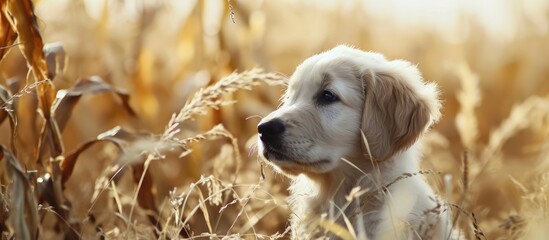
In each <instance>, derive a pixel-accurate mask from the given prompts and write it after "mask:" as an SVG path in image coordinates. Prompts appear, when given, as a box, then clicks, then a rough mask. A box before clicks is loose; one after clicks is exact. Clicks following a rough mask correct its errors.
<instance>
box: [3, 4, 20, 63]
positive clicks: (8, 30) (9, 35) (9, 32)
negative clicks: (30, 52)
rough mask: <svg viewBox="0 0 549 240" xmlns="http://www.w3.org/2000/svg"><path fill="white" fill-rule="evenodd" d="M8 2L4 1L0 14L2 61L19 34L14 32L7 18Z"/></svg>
mask: <svg viewBox="0 0 549 240" xmlns="http://www.w3.org/2000/svg"><path fill="white" fill-rule="evenodd" d="M6 3H7V2H6V1H2V5H1V10H2V13H0V61H2V59H4V57H5V56H6V55H7V54H8V52H9V51H10V49H11V47H12V46H14V45H13V43H14V42H15V39H17V33H15V32H14V31H13V28H12V27H11V25H10V22H9V21H8V19H7V18H6V7H7V6H6Z"/></svg>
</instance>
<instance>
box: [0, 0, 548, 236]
mask: <svg viewBox="0 0 549 240" xmlns="http://www.w3.org/2000/svg"><path fill="white" fill-rule="evenodd" d="M33 2H34V13H35V14H36V17H37V24H38V29H39V30H40V34H41V36H42V38H43V41H44V43H45V44H54V45H61V46H62V47H63V49H64V52H63V55H58V56H60V58H61V59H62V60H61V62H62V63H63V64H58V65H57V67H58V69H56V70H55V72H57V75H56V76H55V78H54V79H53V84H54V85H55V87H56V88H57V89H70V88H72V87H73V86H74V85H75V83H76V82H77V81H78V80H79V79H84V78H89V77H91V76H97V77H99V78H100V79H102V81H104V82H105V83H107V84H109V85H110V86H112V87H114V88H117V89H123V90H125V91H127V93H129V96H130V98H129V106H131V108H132V109H133V111H135V116H134V115H132V114H131V113H130V112H129V111H127V109H125V108H124V107H123V102H122V101H121V100H120V98H118V97H117V95H116V94H111V93H98V94H90V95H84V96H83V97H82V98H81V99H80V101H79V103H78V105H76V107H74V109H73V110H72V116H71V117H70V119H69V120H68V122H67V125H66V127H65V129H64V130H63V131H62V140H63V145H64V149H65V153H66V154H70V153H72V152H74V151H76V149H78V147H79V146H80V145H82V144H83V143H85V142H87V141H90V140H93V139H96V138H97V136H98V135H99V134H101V133H103V132H105V131H107V130H109V129H112V128H113V127H116V126H122V127H123V128H124V129H126V130H128V131H130V132H132V133H149V134H153V135H159V134H162V133H163V132H164V131H165V130H166V128H167V126H168V125H169V121H170V118H171V117H172V114H174V113H177V112H179V111H180V109H181V108H182V107H183V106H184V105H185V103H186V101H187V100H188V99H190V98H192V96H193V94H194V93H195V92H196V91H197V90H198V89H200V88H203V87H207V86H211V85H213V84H215V83H216V82H217V81H219V80H220V79H222V78H224V77H226V76H228V75H229V74H231V73H232V72H234V71H237V72H242V71H246V70H250V69H253V68H255V67H259V68H262V69H264V70H265V71H267V72H275V73H278V74H280V75H282V76H290V75H291V74H292V72H293V70H294V68H295V67H296V66H297V65H298V64H299V63H300V62H302V61H303V60H304V59H306V58H308V57H309V56H311V55H313V54H316V53H319V52H322V51H325V50H328V49H331V48H333V47H335V46H336V45H338V44H347V45H351V46H355V47H357V48H360V49H363V50H367V51H375V52H380V53H382V54H384V55H385V56H386V57H387V58H389V59H406V60H408V61H410V62H412V63H414V64H417V66H418V68H419V69H420V71H421V72H422V73H423V76H424V78H425V79H427V80H430V81H434V82H436V83H437V84H438V85H439V87H440V89H441V92H442V96H441V98H442V99H443V101H444V107H443V117H442V120H441V121H440V122H439V123H438V124H437V125H436V126H435V127H434V128H433V130H432V131H431V133H430V134H429V136H427V140H426V146H425V148H426V149H425V160H424V163H423V164H424V167H425V168H427V169H433V170H435V171H437V172H440V174H438V175H433V176H427V177H428V178H429V180H430V181H432V182H433V184H434V185H436V186H438V188H439V190H440V193H441V194H442V195H443V196H444V198H446V199H447V201H449V202H452V203H456V204H458V205H460V206H461V207H462V208H463V209H464V210H466V211H468V212H473V213H474V214H475V217H476V221H477V222H478V225H479V226H480V229H482V231H483V232H484V234H485V235H486V236H487V237H488V238H489V239H494V238H496V239H543V236H547V235H544V234H549V233H548V232H547V230H546V229H544V228H543V226H547V225H546V224H549V221H548V220H549V200H548V197H549V190H548V189H549V174H547V170H549V141H548V140H549V138H548V137H549V1H547V0H484V1H474V0H439V1H433V0H414V1H410V0H386V1H374V0H363V1H359V0H356V1H353V0H343V1H328V0H322V1H320V0H301V1H295V0H294V1H291V0H278V1H261V0H257V1H254V0H246V1H244V0H242V1H237V0H232V1H226V0H203V1H202V0H195V1H192V0H184V1H183V0H164V1H162V0H35V1H33ZM50 46H51V45H50ZM25 79H27V80H26V81H27V82H29V81H30V80H29V79H31V77H29V70H28V67H27V64H26V62H25V58H23V55H22V54H21V52H20V51H19V50H18V49H17V48H16V47H15V48H13V49H11V51H10V52H9V53H8V54H7V55H6V57H5V58H4V59H3V60H2V62H0V84H1V85H3V86H10V84H12V83H14V82H18V83H19V86H20V87H19V89H21V88H22V86H24V85H25ZM30 82H32V81H30ZM282 91H283V87H282V86H276V87H273V86H269V85H266V84H262V85H259V86H256V87H254V88H253V91H247V90H242V91H237V92H236V93H234V94H222V96H221V99H222V100H226V101H232V100H235V101H236V103H234V104H231V105H227V106H223V107H221V108H220V109H217V110H213V109H212V110H210V111H208V114H206V115H204V116H197V117H196V118H195V119H194V120H189V121H186V122H184V123H182V125H181V131H182V133H181V134H183V135H184V136H193V135H197V134H199V133H203V132H206V131H208V130H209V129H211V128H212V127H214V126H215V125H216V124H218V123H222V124H223V126H224V127H225V128H226V129H227V130H228V132H229V133H231V134H232V136H234V138H235V139H236V140H237V141H238V143H237V144H238V146H239V147H238V148H237V149H235V148H232V147H231V143H232V142H231V140H230V139H226V138H222V139H217V140H204V141H200V142H199V143H196V144H193V145H192V150H193V151H192V153H190V154H189V155H187V156H185V157H182V158H180V157H178V156H179V154H180V153H181V152H177V151H171V152H170V153H167V154H166V155H165V156H164V158H163V159H161V160H159V161H153V162H152V163H151V165H150V168H149V169H148V170H149V172H150V179H151V180H150V181H148V182H150V183H151V186H150V190H151V195H152V198H151V199H152V200H151V201H152V205H154V206H152V207H151V205H149V206H148V207H147V205H146V204H145V205H143V204H141V203H142V202H140V205H139V206H135V208H136V210H135V211H136V212H135V213H134V216H133V219H131V221H128V215H130V217H129V218H132V216H131V214H130V213H129V212H133V211H134V210H133V208H134V205H135V202H132V198H133V195H134V193H135V191H136V184H135V183H136V181H134V180H133V179H132V176H131V174H126V173H122V174H120V180H117V184H106V185H102V184H103V183H99V182H100V181H98V180H99V179H101V177H104V175H105V174H106V173H105V172H106V169H109V168H111V167H112V166H113V165H114V162H115V159H117V158H120V154H121V153H120V151H119V150H118V149H117V148H116V147H113V146H112V145H109V144H98V145H94V146H92V147H91V148H90V149H89V150H86V151H85V152H83V153H82V154H81V156H80V160H78V162H77V164H76V165H75V166H74V173H73V174H72V177H71V178H70V179H68V180H67V183H66V188H65V189H64V191H63V194H64V196H65V197H66V199H67V202H69V203H70V204H69V205H67V206H68V208H69V210H68V211H69V213H68V214H66V215H64V217H65V222H69V223H70V224H68V225H72V226H73V228H77V231H76V232H78V234H80V236H81V237H86V236H97V235H104V236H107V237H112V238H118V237H121V236H128V235H127V234H136V235H132V236H138V237H143V238H148V237H155V238H162V237H167V236H172V237H173V236H180V237H190V236H194V235H200V234H202V233H209V234H214V233H215V234H218V235H216V236H217V237H222V236H225V235H230V236H237V238H238V237H242V238H252V237H253V236H255V237H257V236H263V235H265V236H267V235H268V236H270V237H271V238H277V237H280V236H277V235H273V234H275V233H277V232H279V233H283V232H284V231H285V229H286V227H287V224H288V223H287V218H288V216H289V211H288V207H287V206H286V203H285V202H284V198H285V196H286V194H287V193H286V190H285V189H286V187H287V184H288V181H287V180H286V179H285V178H284V177H283V176H279V175H276V174H273V173H272V171H271V170H270V169H268V168H266V169H264V171H265V174H266V176H265V179H262V178H261V168H260V163H259V162H258V161H257V156H256V154H255V153H254V152H253V146H252V145H253V143H254V142H255V141H256V138H255V137H256V130H255V129H256V125H257V123H258V122H259V120H260V117H257V116H264V115H266V114H268V113H269V112H270V111H272V110H273V109H275V108H276V106H277V104H278V100H279V97H280V95H281V93H282ZM15 92H17V91H15ZM36 101H37V100H36V96H35V93H33V91H31V92H30V93H26V94H23V96H21V97H20V98H18V100H17V114H18V115H19V118H18V119H19V127H18V130H17V131H18V136H17V138H18V145H17V146H16V148H17V149H18V151H17V154H16V157H17V159H18V161H19V162H20V163H21V165H22V166H31V165H32V164H30V162H32V161H33V159H34V156H35V155H34V154H35V147H36V144H37V139H39V138H40V137H39V133H40V126H41V124H40V123H41V121H40V120H37V119H39V117H38V115H37V113H36V108H37V103H36ZM254 116H255V117H254ZM9 133H10V125H9V124H8V123H7V121H6V122H3V123H2V125H0V143H1V144H3V145H5V146H8V145H9V144H10V134H9ZM236 150H239V151H240V152H241V155H242V161H243V163H242V167H241V168H240V169H239V170H238V171H235V161H236V159H235V158H234V152H235V151H236ZM248 153H250V154H248ZM122 155H123V154H122ZM54 157H55V156H54ZM26 169H27V170H31V169H32V167H28V168H26ZM51 171H52V170H51V167H45V168H43V169H42V170H39V171H38V175H43V174H45V173H48V172H51ZM107 175H108V174H107ZM235 176H238V178H235ZM193 183H196V185H198V186H199V187H198V188H195V185H193ZM98 189H103V190H102V191H99V192H102V195H101V196H100V197H98V196H97V194H98ZM193 189H194V190H193ZM196 189H202V190H201V191H199V192H200V193H199V194H196V191H195V190H196ZM216 189H217V190H216ZM227 189H228V190H227ZM103 192H104V193H103ZM216 192H217V193H220V194H217V195H216ZM202 194H204V195H202ZM208 196H209V197H208ZM218 197H219V198H220V199H218V202H216V200H212V199H217V198H218ZM38 201H40V200H38ZM178 201H179V202H178ZM182 201H184V202H185V203H181V202H182ZM177 204H179V205H177ZM181 204H183V208H180V209H185V210H184V211H182V210H181V212H178V211H180V210H177V206H180V205H181ZM46 205H47V204H45V205H44V206H46ZM130 208H131V210H130ZM151 209H152V210H151ZM193 209H194V212H193ZM151 211H152V212H151ZM52 212H55V211H54V210H52V211H44V210H43V209H42V210H40V211H39V214H40V219H41V220H40V226H39V229H40V232H41V236H47V237H59V236H64V235H65V234H67V233H66V231H68V230H66V229H65V228H63V227H59V225H64V223H63V222H64V221H61V220H59V218H58V216H56V214H53V213H52ZM92 213H93V214H92ZM57 215H59V214H57ZM176 215H177V216H181V217H180V218H177V217H175V216H176ZM463 215H464V216H463V217H461V219H459V221H460V224H461V225H463V228H464V229H465V230H471V231H472V229H473V228H472V227H471V226H470V225H471V222H472V220H470V217H467V216H468V215H467V216H465V215H466V214H463ZM90 216H93V219H92V220H90ZM151 216H153V217H152V219H153V220H151ZM187 218H188V219H189V221H188V222H185V221H184V220H185V219H187ZM48 219H49V220H48ZM174 219H175V220H174ZM46 220H48V221H46ZM178 221H179V223H178ZM52 222H59V223H52ZM182 222H183V223H184V224H182ZM207 223H211V224H207ZM213 223H215V224H213ZM58 224H59V225H58ZM187 224H188V225H187ZM184 225H186V227H185V226H184ZM210 225H214V226H210ZM60 229H61V230H60ZM63 229H65V230H63ZM170 229H171V230H170ZM174 229H175V230H174ZM182 229H183V230H182ZM182 232H185V233H182ZM234 234H241V235H234ZM471 234H472V233H468V235H469V236H474V234H472V235H471ZM209 236H212V235H209ZM286 236H287V235H286Z"/></svg>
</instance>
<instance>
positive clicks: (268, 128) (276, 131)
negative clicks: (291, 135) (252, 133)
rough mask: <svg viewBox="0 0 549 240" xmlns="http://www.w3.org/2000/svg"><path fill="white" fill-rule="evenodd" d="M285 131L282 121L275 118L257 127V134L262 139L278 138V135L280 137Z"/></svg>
mask: <svg viewBox="0 0 549 240" xmlns="http://www.w3.org/2000/svg"><path fill="white" fill-rule="evenodd" d="M285 130H286V127H285V126H284V123H283V122H282V120H280V119H278V118H275V119H273V120H271V121H268V122H264V123H261V124H259V125H257V132H259V133H260V134H261V136H262V137H266V136H270V137H275V136H279V135H282V133H284V131H285Z"/></svg>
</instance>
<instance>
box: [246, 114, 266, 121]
mask: <svg viewBox="0 0 549 240" xmlns="http://www.w3.org/2000/svg"><path fill="white" fill-rule="evenodd" d="M252 118H259V119H261V118H263V116H261V115H257V114H256V115H252V116H248V117H246V118H245V120H250V119H252Z"/></svg>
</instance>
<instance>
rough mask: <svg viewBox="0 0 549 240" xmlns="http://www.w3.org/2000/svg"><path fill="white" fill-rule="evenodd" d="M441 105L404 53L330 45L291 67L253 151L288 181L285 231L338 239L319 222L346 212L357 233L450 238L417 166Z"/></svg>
mask: <svg viewBox="0 0 549 240" xmlns="http://www.w3.org/2000/svg"><path fill="white" fill-rule="evenodd" d="M440 107H441V103H440V101H439V100H438V90H437V86H436V85H435V84H434V83H427V82H425V81H424V80H423V79H422V77H421V74H420V73H419V71H418V69H417V68H416V67H415V66H414V65H412V64H410V63H409V62H406V61H402V60H393V61H390V60H387V59H385V58H384V57H383V56H382V55H380V54H376V53H372V52H364V51H361V50H358V49H354V48H351V47H347V46H338V47H336V48H334V49H332V50H329V51H327V52H324V53H320V54H318V55H315V56H312V57H310V58H309V59H307V60H305V61H304V62H303V63H302V64H301V65H299V66H298V67H297V69H296V70H295V72H294V74H293V75H292V76H291V78H290V81H289V84H288V89H287V91H286V93H285V95H284V97H283V104H282V105H281V107H280V108H278V109H277V110H276V111H274V112H272V113H271V114H269V115H268V116H266V117H265V118H263V119H262V120H261V122H260V123H259V125H258V132H259V143H258V149H259V152H260V154H261V155H263V157H265V158H266V159H267V160H268V162H269V163H270V164H271V165H272V166H273V168H274V169H275V170H276V171H278V172H280V173H283V174H285V175H286V176H288V177H290V178H291V179H292V184H291V186H290V188H289V190H290V193H291V196H290V197H289V200H288V201H289V204H290V206H291V209H292V212H293V213H292V218H291V227H292V237H293V238H294V239H311V238H317V237H323V236H326V237H328V238H337V233H333V232H330V231H327V230H326V228H328V229H330V227H329V226H333V223H337V224H340V225H341V226H343V228H344V229H346V227H345V220H348V221H349V222H351V223H352V224H353V225H354V231H356V233H355V234H357V235H358V236H359V237H360V236H362V238H366V237H367V238H368V239H453V238H456V235H457V234H456V232H457V231H455V232H454V231H452V227H451V225H450V223H451V219H450V213H449V209H447V206H446V205H445V204H444V203H442V202H441V201H440V200H439V199H438V198H437V196H436V195H435V193H434V192H433V190H432V189H431V188H430V187H429V185H428V184H427V183H426V182H425V180H424V179H423V174H422V172H420V167H419V162H420V158H421V144H420V141H419V140H420V139H421V137H422V135H423V134H425V132H426V131H427V130H428V129H429V127H430V126H431V125H432V124H433V123H434V122H436V121H437V120H438V119H439V117H440ZM353 189H354V191H353V192H354V194H351V195H349V194H350V193H351V191H352V190H353ZM357 190H358V191H357ZM322 219H323V220H322ZM330 224H332V225H330Z"/></svg>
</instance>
